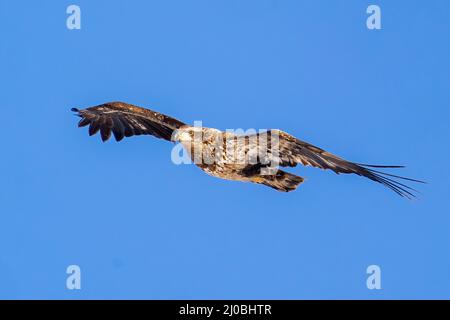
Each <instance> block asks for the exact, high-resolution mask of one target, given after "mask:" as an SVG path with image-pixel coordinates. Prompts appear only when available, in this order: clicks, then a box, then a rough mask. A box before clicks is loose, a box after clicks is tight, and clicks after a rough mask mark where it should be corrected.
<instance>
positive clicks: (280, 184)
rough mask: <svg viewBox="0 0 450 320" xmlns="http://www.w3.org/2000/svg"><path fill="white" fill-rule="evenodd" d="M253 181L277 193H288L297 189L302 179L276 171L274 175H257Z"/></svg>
mask: <svg viewBox="0 0 450 320" xmlns="http://www.w3.org/2000/svg"><path fill="white" fill-rule="evenodd" d="M253 181H254V182H256V183H261V184H263V185H266V186H268V187H271V188H274V189H275V190H278V191H282V192H289V191H293V190H295V189H297V187H298V186H299V185H300V184H301V183H302V182H303V181H304V179H303V178H302V177H299V176H296V175H293V174H290V173H287V172H284V171H282V170H278V171H277V173H276V174H274V175H258V176H257V177H255V179H254V180H253Z"/></svg>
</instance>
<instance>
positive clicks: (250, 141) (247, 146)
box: [72, 102, 424, 199]
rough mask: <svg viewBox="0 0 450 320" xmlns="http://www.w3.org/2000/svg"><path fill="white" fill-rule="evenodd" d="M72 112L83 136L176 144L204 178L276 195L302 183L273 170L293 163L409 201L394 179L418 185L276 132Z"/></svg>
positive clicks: (144, 115)
mask: <svg viewBox="0 0 450 320" xmlns="http://www.w3.org/2000/svg"><path fill="white" fill-rule="evenodd" d="M72 111H74V112H76V114H77V115H78V116H79V117H81V120H80V122H79V123H78V126H79V127H84V126H88V125H89V135H94V134H96V133H97V132H99V131H100V135H101V138H102V140H103V141H107V140H108V139H109V138H110V137H111V134H113V135H114V138H115V139H116V140H117V141H121V140H122V139H123V138H124V137H131V136H134V135H153V136H155V137H157V138H160V139H164V140H168V141H173V142H180V143H181V144H182V145H183V146H184V147H185V149H186V151H187V152H188V153H189V155H190V157H191V158H192V160H193V161H194V163H195V164H196V165H197V166H198V167H200V169H202V170H203V171H205V172H206V173H208V174H209V175H212V176H215V177H218V178H223V179H228V180H237V181H247V182H253V183H258V184H263V185H266V186H269V187H271V188H274V189H276V190H278V191H284V192H289V191H292V190H295V189H296V188H297V187H298V186H299V185H300V184H301V183H302V182H303V181H304V179H303V178H302V177H299V176H296V175H294V174H291V173H288V172H285V171H282V170H280V169H278V167H295V166H297V164H302V165H305V166H308V165H309V166H313V167H316V168H320V169H329V170H332V171H334V172H335V173H337V174H340V173H354V174H357V175H359V176H363V177H366V178H369V179H370V180H373V181H376V182H378V183H381V184H383V185H384V186H386V187H388V188H390V189H391V190H393V191H394V192H395V193H397V194H399V195H400V196H402V197H406V198H409V199H412V198H414V197H415V194H414V192H415V190H414V189H412V188H411V187H409V186H407V185H406V184H404V183H402V182H400V181H399V180H407V181H412V182H418V183H424V182H423V181H420V180H415V179H410V178H405V177H400V176H397V175H392V174H388V173H385V172H381V171H379V170H376V169H378V168H401V166H376V165H367V164H360V163H354V162H350V161H347V160H344V159H342V158H340V157H338V156H335V155H333V154H331V153H329V152H327V151H325V150H323V149H321V148H318V147H315V146H313V145H311V144H309V143H307V142H304V141H301V140H299V139H297V138H295V137H294V136H292V135H290V134H288V133H286V132H283V131H280V130H274V129H272V130H267V131H264V132H255V133H251V134H247V135H238V134H234V133H231V132H228V131H227V132H222V131H219V130H217V129H214V128H205V127H195V126H190V125H187V124H185V123H183V122H181V121H179V120H177V119H174V118H172V117H169V116H166V115H164V114H161V113H159V112H155V111H152V110H149V109H145V108H141V107H138V106H134V105H131V104H128V103H124V102H110V103H105V104H102V105H99V106H95V107H90V108H87V109H83V110H79V109H76V108H73V109H72ZM199 137H200V138H199ZM196 150H197V151H199V152H198V153H197V152H196ZM199 154H200V161H199V159H198V158H199V157H198V155H199ZM273 164H276V166H275V167H274V166H273Z"/></svg>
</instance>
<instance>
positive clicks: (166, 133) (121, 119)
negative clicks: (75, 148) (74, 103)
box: [72, 102, 185, 141]
mask: <svg viewBox="0 0 450 320" xmlns="http://www.w3.org/2000/svg"><path fill="white" fill-rule="evenodd" d="M72 111H74V112H76V113H77V115H78V116H79V117H81V120H80V122H79V123H78V126H79V127H85V126H88V125H89V135H91V136H92V135H94V134H96V133H98V132H99V131H100V135H101V138H102V140H103V141H107V140H108V139H109V138H110V137H111V134H113V135H114V138H115V139H116V141H120V140H122V139H123V138H124V137H131V136H138V135H141V134H148V135H153V136H155V137H157V138H161V139H165V140H170V138H171V137H172V133H173V131H174V130H176V129H178V128H180V127H181V126H183V125H185V124H184V123H183V122H181V121H178V120H176V119H174V118H171V117H169V116H166V115H163V114H161V113H158V112H155V111H152V110H149V109H144V108H141V107H137V106H133V105H131V104H127V103H123V102H111V103H105V104H102V105H99V106H96V107H91V108H87V109H83V110H78V109H76V108H73V109H72Z"/></svg>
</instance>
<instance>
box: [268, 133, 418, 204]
mask: <svg viewBox="0 0 450 320" xmlns="http://www.w3.org/2000/svg"><path fill="white" fill-rule="evenodd" d="M269 134H270V136H273V135H274V134H275V135H276V136H278V141H279V142H278V144H277V147H278V149H277V152H278V159H277V160H278V162H279V164H280V166H282V167H295V166H296V165H297V164H303V165H305V166H308V165H309V166H313V167H316V168H320V169H329V170H332V171H334V172H335V173H337V174H341V173H354V174H357V175H359V176H363V177H366V178H369V179H371V180H373V181H376V182H378V183H381V184H383V185H384V186H386V187H388V188H390V189H391V190H393V191H394V192H396V193H397V194H399V195H400V196H402V197H406V198H409V199H411V198H414V197H415V195H414V193H413V192H417V191H416V190H414V189H413V188H411V187H409V186H407V185H405V184H403V183H401V182H399V181H397V180H394V179H392V178H396V179H401V180H408V181H413V182H418V183H425V182H423V181H420V180H415V179H410V178H405V177H401V176H397V175H392V174H389V173H385V172H381V171H377V170H374V169H371V168H401V167H402V166H377V165H366V164H358V163H354V162H350V161H347V160H344V159H342V158H340V157H338V156H335V155H334V154H331V153H329V152H327V151H325V150H323V149H321V148H318V147H316V146H313V145H311V144H309V143H307V142H304V141H301V140H299V139H297V138H295V137H293V136H291V135H289V134H287V133H285V132H283V131H280V130H271V131H270V132H269ZM274 141H276V140H274ZM269 142H270V139H269ZM268 145H270V143H268ZM270 146H271V148H272V149H273V147H274V146H272V145H270Z"/></svg>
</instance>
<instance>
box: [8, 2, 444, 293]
mask: <svg viewBox="0 0 450 320" xmlns="http://www.w3.org/2000/svg"><path fill="white" fill-rule="evenodd" d="M70 4H77V5H79V6H80V7H81V11H82V22H81V23H82V24H81V30H68V29H67V28H66V18H67V16H68V15H67V14H66V8H67V6H68V5H70ZM369 4H378V5H379V6H380V7H381V10H382V30H368V29H367V27H366V18H367V14H366V8H367V6H368V5H369ZM449 12H450V2H449V1H447V0H434V1H381V0H376V1H370V2H369V1H343V0H341V1H324V0H323V1H317V0H314V1H313V0H310V1H276V0H271V1H269V0H258V1H256V0H254V1H250V0H248V1H237V0H226V1H225V0H215V1H206V0H204V1H196V0H193V1H181V0H180V1H175V0H172V1H128V2H125V1H118V0H117V1H110V0H108V1H86V0H83V1H81V0H77V1H74V2H69V1H49V0H47V1H12V0H1V1H0V39H1V40H0V41H1V42H0V45H1V47H0V84H1V90H0V101H1V126H2V128H1V129H2V133H3V134H2V139H1V141H2V142H1V147H2V154H1V157H0V172H1V174H0V176H1V182H0V298H63V299H72V298H88V299H91V298H181V299H182V298H225V299H227V298H267V299H271V298H273V299H281V298H287V299H297V298H368V299H378V298H450V273H449V270H450V257H449V255H450V251H449V243H450V232H449V231H450V210H449V209H450V208H449V207H450V206H449V202H448V200H449V195H450V194H449V181H450V171H449V168H448V167H449V161H448V158H449V156H450V152H449V142H448V139H449V136H450V135H449V121H450V112H449V106H450V104H449V103H450V90H449V88H450V80H449V75H450V60H449V57H450V41H449V39H450V22H449V21H450V20H449V16H448V14H449ZM114 100H123V101H127V102H130V103H133V104H137V105H142V106H148V107H151V108H153V109H155V110H157V111H160V112H163V113H167V114H169V115H172V116H175V117H177V118H179V119H181V120H183V121H186V122H190V123H192V122H193V121H194V120H202V121H203V124H204V125H205V126H210V127H217V128H220V129H227V128H279V129H283V130H285V131H287V132H289V133H291V134H293V135H296V136H297V137H299V138H300V139H302V140H306V141H309V142H311V143H313V144H316V145H318V146H320V147H322V148H325V149H327V150H329V151H331V152H334V153H336V154H338V155H340V156H342V157H345V158H347V159H349V160H353V161H357V162H364V163H378V164H404V165H407V166H408V167H407V168H406V169H404V170H402V171H401V172H400V173H401V174H403V175H407V176H411V177H415V178H420V179H424V180H427V181H429V182H430V184H428V185H426V186H418V187H419V188H420V190H421V191H422V195H421V196H420V199H419V200H418V201H412V202H411V201H407V200H404V199H402V198H400V197H398V196H397V195H395V194H394V193H393V192H391V191H389V190H388V189H385V188H383V187H382V186H381V185H378V184H376V183H373V182H371V181H369V180H366V179H363V178H360V177H356V176H337V175H335V174H333V173H330V172H324V171H321V170H318V169H311V168H302V167H299V168H295V169H293V170H292V171H293V172H295V173H297V174H299V175H302V176H305V177H306V178H307V181H306V183H304V184H303V185H302V186H301V187H300V188H299V189H298V190H297V191H296V192H293V193H288V194H285V193H278V192H276V191H274V190H272V189H269V188H265V187H262V186H258V185H251V184H244V183H238V182H230V181H224V180H218V179H215V178H212V177H209V176H207V175H206V174H204V173H203V172H201V171H200V170H199V169H198V168H196V167H194V166H186V165H183V166H175V165H174V164H172V162H171V160H170V151H171V148H172V145H171V144H170V143H168V142H164V141H161V140H157V139H153V138H151V137H148V136H141V137H135V138H131V139H125V140H123V141H122V142H121V143H116V142H114V141H110V142H108V143H106V144H103V143H101V142H100V138H99V137H98V136H96V137H94V138H90V137H88V134H87V132H86V129H84V130H81V129H77V127H76V123H77V121H78V120H77V119H76V118H75V117H74V116H73V115H72V113H71V112H70V111H69V110H70V108H71V107H81V108H83V107H88V106H93V105H97V104H100V103H103V102H107V101H114ZM71 264H76V265H79V266H80V267H81V270H82V280H81V281H82V289H81V290H80V291H70V290H68V289H66V277H67V275H66V268H67V266H68V265H71ZM372 264H376V265H379V266H380V267H381V270H382V289H381V290H379V291H376V290H368V289H367V287H366V278H367V274H366V268H367V266H369V265H372Z"/></svg>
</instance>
